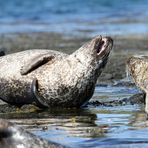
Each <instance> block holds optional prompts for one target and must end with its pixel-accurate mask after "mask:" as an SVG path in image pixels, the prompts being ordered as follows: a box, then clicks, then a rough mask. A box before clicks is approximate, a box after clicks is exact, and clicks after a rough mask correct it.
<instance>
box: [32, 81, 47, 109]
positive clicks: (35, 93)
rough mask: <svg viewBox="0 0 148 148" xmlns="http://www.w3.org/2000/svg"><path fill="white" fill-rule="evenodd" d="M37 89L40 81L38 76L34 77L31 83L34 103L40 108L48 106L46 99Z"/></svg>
mask: <svg viewBox="0 0 148 148" xmlns="http://www.w3.org/2000/svg"><path fill="white" fill-rule="evenodd" d="M37 89H38V81H37V79H36V78H34V79H33V81H32V85H31V92H32V94H33V98H34V103H35V105H36V106H38V107H39V108H48V104H47V103H46V102H45V99H44V98H43V97H42V96H40V95H39V92H38V90H37Z"/></svg>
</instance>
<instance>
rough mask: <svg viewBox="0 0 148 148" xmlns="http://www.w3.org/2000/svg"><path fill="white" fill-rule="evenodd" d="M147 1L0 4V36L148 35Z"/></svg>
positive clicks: (60, 0) (32, 0)
mask: <svg viewBox="0 0 148 148" xmlns="http://www.w3.org/2000/svg"><path fill="white" fill-rule="evenodd" d="M147 8H148V1H147V0H85V1H82V0H7V1H6V0H0V33H14V32H57V33H62V34H69V35H78V36H84V35H87V36H92V35H93V36H94V35H96V34H105V35H106V34H107V35H112V34H113V35H121V34H122V35H127V34H141V33H143V34H147V33H148V27H147V26H148V19H147V18H148V9H147Z"/></svg>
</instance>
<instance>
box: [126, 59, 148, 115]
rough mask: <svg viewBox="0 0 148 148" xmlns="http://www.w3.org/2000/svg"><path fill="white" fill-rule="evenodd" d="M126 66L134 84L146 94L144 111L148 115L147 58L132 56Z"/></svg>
mask: <svg viewBox="0 0 148 148" xmlns="http://www.w3.org/2000/svg"><path fill="white" fill-rule="evenodd" d="M127 64H128V69H129V73H130V75H131V76H132V78H133V80H134V82H135V84H136V85H137V86H138V87H139V88H140V89H141V90H143V91H144V92H145V93H146V107H145V111H146V112H147V113H148V56H133V57H131V58H129V60H128V62H127Z"/></svg>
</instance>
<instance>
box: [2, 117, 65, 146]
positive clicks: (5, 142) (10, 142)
mask: <svg viewBox="0 0 148 148" xmlns="http://www.w3.org/2000/svg"><path fill="white" fill-rule="evenodd" d="M0 147H1V148H64V146H62V145H60V144H57V143H54V142H51V141H47V140H44V139H42V138H39V137H37V136H35V135H33V134H32V133H29V132H27V131H25V130H24V129H23V128H20V127H18V126H16V125H15V124H13V123H11V122H8V121H6V120H3V119H0Z"/></svg>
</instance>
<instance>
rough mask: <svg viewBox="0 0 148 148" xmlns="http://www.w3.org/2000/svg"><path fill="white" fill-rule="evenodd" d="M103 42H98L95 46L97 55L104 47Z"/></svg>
mask: <svg viewBox="0 0 148 148" xmlns="http://www.w3.org/2000/svg"><path fill="white" fill-rule="evenodd" d="M104 43H105V42H104V41H103V40H102V41H100V42H99V43H98V44H97V45H96V50H97V53H99V52H100V51H101V49H102V47H103V45H104Z"/></svg>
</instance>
